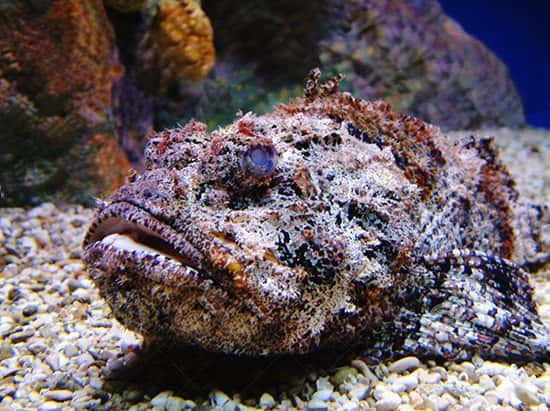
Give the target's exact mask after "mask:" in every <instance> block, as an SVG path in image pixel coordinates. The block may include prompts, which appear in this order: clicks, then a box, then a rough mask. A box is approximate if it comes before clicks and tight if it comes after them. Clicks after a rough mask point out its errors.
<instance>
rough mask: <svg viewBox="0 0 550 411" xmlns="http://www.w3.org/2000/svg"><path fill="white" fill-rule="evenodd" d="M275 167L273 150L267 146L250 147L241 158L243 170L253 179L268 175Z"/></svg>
mask: <svg viewBox="0 0 550 411" xmlns="http://www.w3.org/2000/svg"><path fill="white" fill-rule="evenodd" d="M276 165H277V154H276V153H275V149H274V148H273V147H272V146H269V145H262V146H252V147H250V148H249V149H248V150H246V152H245V153H244V155H243V156H242V158H241V167H242V168H243V170H244V171H245V172H246V173H248V174H251V175H253V176H255V177H266V176H268V175H270V174H271V173H272V172H273V170H274V169H275V166H276Z"/></svg>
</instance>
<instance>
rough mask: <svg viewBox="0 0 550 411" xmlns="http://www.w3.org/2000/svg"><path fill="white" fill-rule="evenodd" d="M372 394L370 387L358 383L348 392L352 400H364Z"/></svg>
mask: <svg viewBox="0 0 550 411" xmlns="http://www.w3.org/2000/svg"><path fill="white" fill-rule="evenodd" d="M369 392H370V386H368V385H365V384H361V383H357V384H355V385H354V386H353V388H352V389H351V390H349V391H348V397H349V398H350V399H352V400H363V399H365V398H366V396H367V395H368V394H369Z"/></svg>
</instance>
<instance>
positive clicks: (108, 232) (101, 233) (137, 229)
mask: <svg viewBox="0 0 550 411" xmlns="http://www.w3.org/2000/svg"><path fill="white" fill-rule="evenodd" d="M83 250H84V252H83V260H84V262H85V263H86V264H87V265H89V266H90V267H93V268H95V269H97V270H99V271H100V272H101V273H102V275H116V274H117V273H120V272H124V273H126V274H128V273H132V274H134V275H141V276H144V277H147V278H149V279H150V280H153V281H155V282H159V283H163V284H166V285H172V286H201V285H202V284H203V283H204V282H205V281H207V280H208V279H209V276H207V275H206V274H205V272H204V271H203V270H202V269H201V266H202V260H203V259H204V257H202V256H201V254H200V253H199V252H198V251H197V250H196V249H195V248H194V247H193V246H192V245H191V244H190V243H189V242H187V241H186V240H185V239H184V238H183V236H182V235H181V233H178V232H177V231H176V230H175V229H174V228H172V227H171V226H170V225H169V224H168V223H166V222H163V221H161V220H160V219H159V218H157V217H155V216H154V215H153V214H152V213H150V212H149V211H147V210H146V209H144V208H142V207H139V206H137V205H134V204H131V203H128V202H124V201H121V202H115V203H110V204H108V205H107V206H105V207H104V208H103V209H101V210H100V211H99V212H98V213H97V214H96V216H95V218H94V220H93V222H92V224H91V226H90V228H89V229H88V232H87V234H86V236H85V238H84V243H83Z"/></svg>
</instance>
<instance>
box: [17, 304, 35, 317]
mask: <svg viewBox="0 0 550 411" xmlns="http://www.w3.org/2000/svg"><path fill="white" fill-rule="evenodd" d="M37 311H38V306H37V305H36V304H29V305H26V306H25V307H23V310H21V312H22V314H23V315H24V316H26V317H29V316H31V315H33V314H35V313H36V312H37Z"/></svg>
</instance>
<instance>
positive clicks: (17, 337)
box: [10, 328, 34, 344]
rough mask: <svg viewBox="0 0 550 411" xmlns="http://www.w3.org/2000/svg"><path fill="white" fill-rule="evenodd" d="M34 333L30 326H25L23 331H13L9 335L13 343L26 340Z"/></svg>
mask: <svg viewBox="0 0 550 411" xmlns="http://www.w3.org/2000/svg"><path fill="white" fill-rule="evenodd" d="M33 335H34V330H33V329H32V328H26V329H24V330H23V331H20V332H17V333H14V334H12V335H11V336H10V341H11V342H12V343H14V344H17V343H19V342H23V341H26V340H28V339H29V338H30V337H32V336H33Z"/></svg>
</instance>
